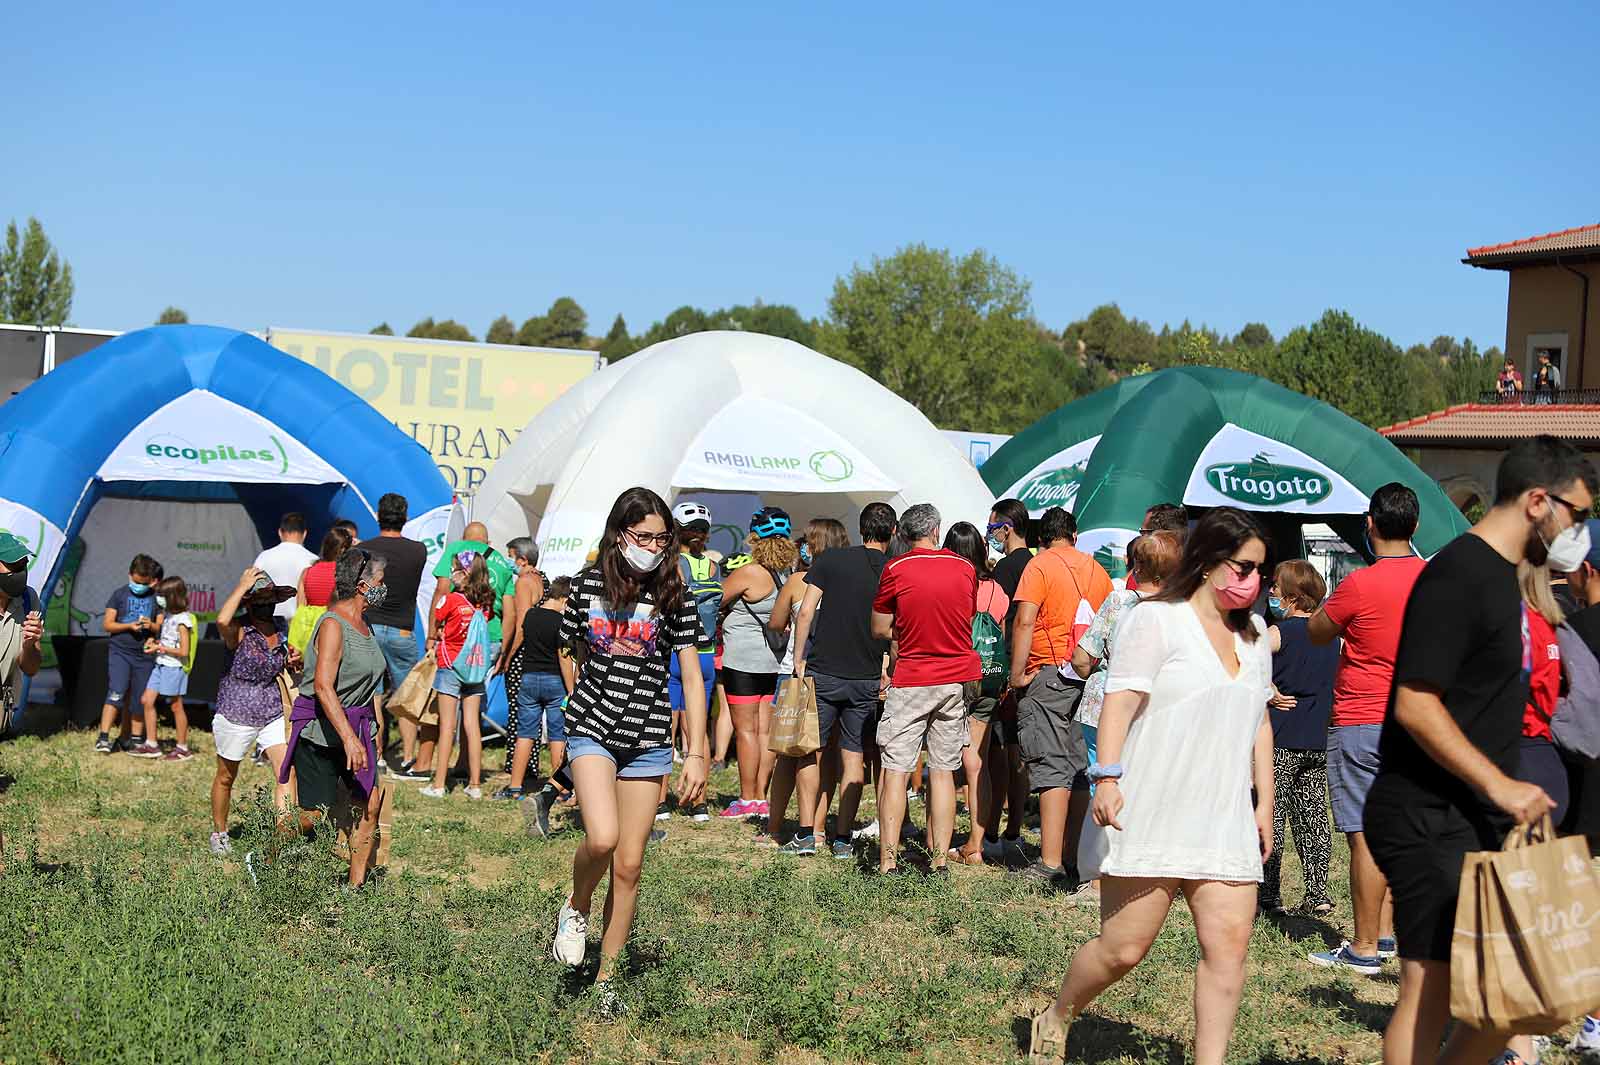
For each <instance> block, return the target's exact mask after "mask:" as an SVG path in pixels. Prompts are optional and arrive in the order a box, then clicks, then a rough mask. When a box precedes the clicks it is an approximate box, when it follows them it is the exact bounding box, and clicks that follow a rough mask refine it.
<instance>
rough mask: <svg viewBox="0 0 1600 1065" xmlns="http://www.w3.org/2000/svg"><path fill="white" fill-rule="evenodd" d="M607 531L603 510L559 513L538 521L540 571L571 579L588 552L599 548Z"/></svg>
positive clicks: (587, 555)
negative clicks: (603, 534) (602, 535)
mask: <svg viewBox="0 0 1600 1065" xmlns="http://www.w3.org/2000/svg"><path fill="white" fill-rule="evenodd" d="M605 529H606V516H605V513H604V512H602V511H598V510H597V511H581V510H562V511H557V512H556V513H553V514H546V515H545V516H544V518H543V520H541V521H540V522H539V568H540V569H542V570H544V572H545V573H547V574H548V575H550V576H551V577H571V576H573V575H574V574H576V573H577V572H578V571H579V570H580V569H582V568H583V565H584V560H585V559H587V558H588V557H589V552H590V551H593V550H594V549H595V548H597V547H599V546H600V535H601V534H602V533H604V532H605Z"/></svg>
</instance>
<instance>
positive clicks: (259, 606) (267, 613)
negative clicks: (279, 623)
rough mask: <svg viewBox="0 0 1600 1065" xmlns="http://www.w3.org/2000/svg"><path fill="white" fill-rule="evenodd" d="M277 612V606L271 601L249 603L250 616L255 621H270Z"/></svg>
mask: <svg viewBox="0 0 1600 1065" xmlns="http://www.w3.org/2000/svg"><path fill="white" fill-rule="evenodd" d="M276 614H277V608H276V607H274V606H273V605H272V604H271V603H251V604H250V616H251V617H252V618H254V619H255V620H256V621H271V620H272V619H273V617H274V616H275V615H276Z"/></svg>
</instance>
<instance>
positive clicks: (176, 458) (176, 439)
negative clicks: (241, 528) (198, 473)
mask: <svg viewBox="0 0 1600 1065" xmlns="http://www.w3.org/2000/svg"><path fill="white" fill-rule="evenodd" d="M267 439H268V440H269V441H271V446H267V445H264V444H255V445H246V444H238V443H234V444H229V443H216V444H207V445H205V446H197V445H195V444H191V443H189V441H187V440H185V439H184V438H183V437H181V436H174V435H173V434H172V433H161V434H159V435H157V436H152V437H151V438H150V439H149V440H148V441H147V442H146V443H145V445H144V453H145V454H146V455H149V456H150V457H151V458H152V459H154V460H155V461H156V464H157V465H160V466H166V467H168V468H170V469H185V468H188V467H191V466H209V465H211V464H212V463H218V462H231V463H240V462H259V463H262V464H264V465H266V466H269V467H270V466H276V467H278V472H279V473H288V472H289V453H288V451H287V450H286V449H285V448H284V446H283V444H282V443H280V442H279V440H278V438H277V437H275V436H271V435H269V436H268V437H267Z"/></svg>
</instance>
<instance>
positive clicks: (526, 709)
mask: <svg viewBox="0 0 1600 1065" xmlns="http://www.w3.org/2000/svg"><path fill="white" fill-rule="evenodd" d="M566 705H567V686H566V684H565V683H564V682H563V681H562V680H561V674H559V673H524V674H523V675H522V687H521V688H519V689H517V739H519V740H533V741H534V742H535V743H537V742H539V721H540V719H541V718H542V719H543V720H544V731H545V738H546V739H547V740H548V741H549V742H550V743H562V742H564V741H565V740H566V738H567V714H566Z"/></svg>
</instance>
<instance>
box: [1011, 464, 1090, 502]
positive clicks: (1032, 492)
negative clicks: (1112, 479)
mask: <svg viewBox="0 0 1600 1065" xmlns="http://www.w3.org/2000/svg"><path fill="white" fill-rule="evenodd" d="M1088 465H1089V464H1088V463H1087V462H1078V463H1074V464H1073V465H1071V466H1063V467H1061V468H1060V469H1058V470H1045V471H1044V472H1042V473H1036V474H1034V475H1033V476H1032V477H1029V478H1028V479H1027V480H1026V481H1024V482H1022V487H1020V488H1018V489H1017V498H1018V499H1020V500H1022V502H1023V503H1024V504H1026V505H1027V508H1028V509H1029V510H1049V509H1050V508H1051V507H1063V508H1066V509H1068V510H1070V509H1071V508H1072V504H1073V503H1074V502H1075V501H1076V500H1077V498H1078V485H1079V484H1081V483H1082V482H1083V474H1084V471H1085V470H1086V469H1087V468H1088Z"/></svg>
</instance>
